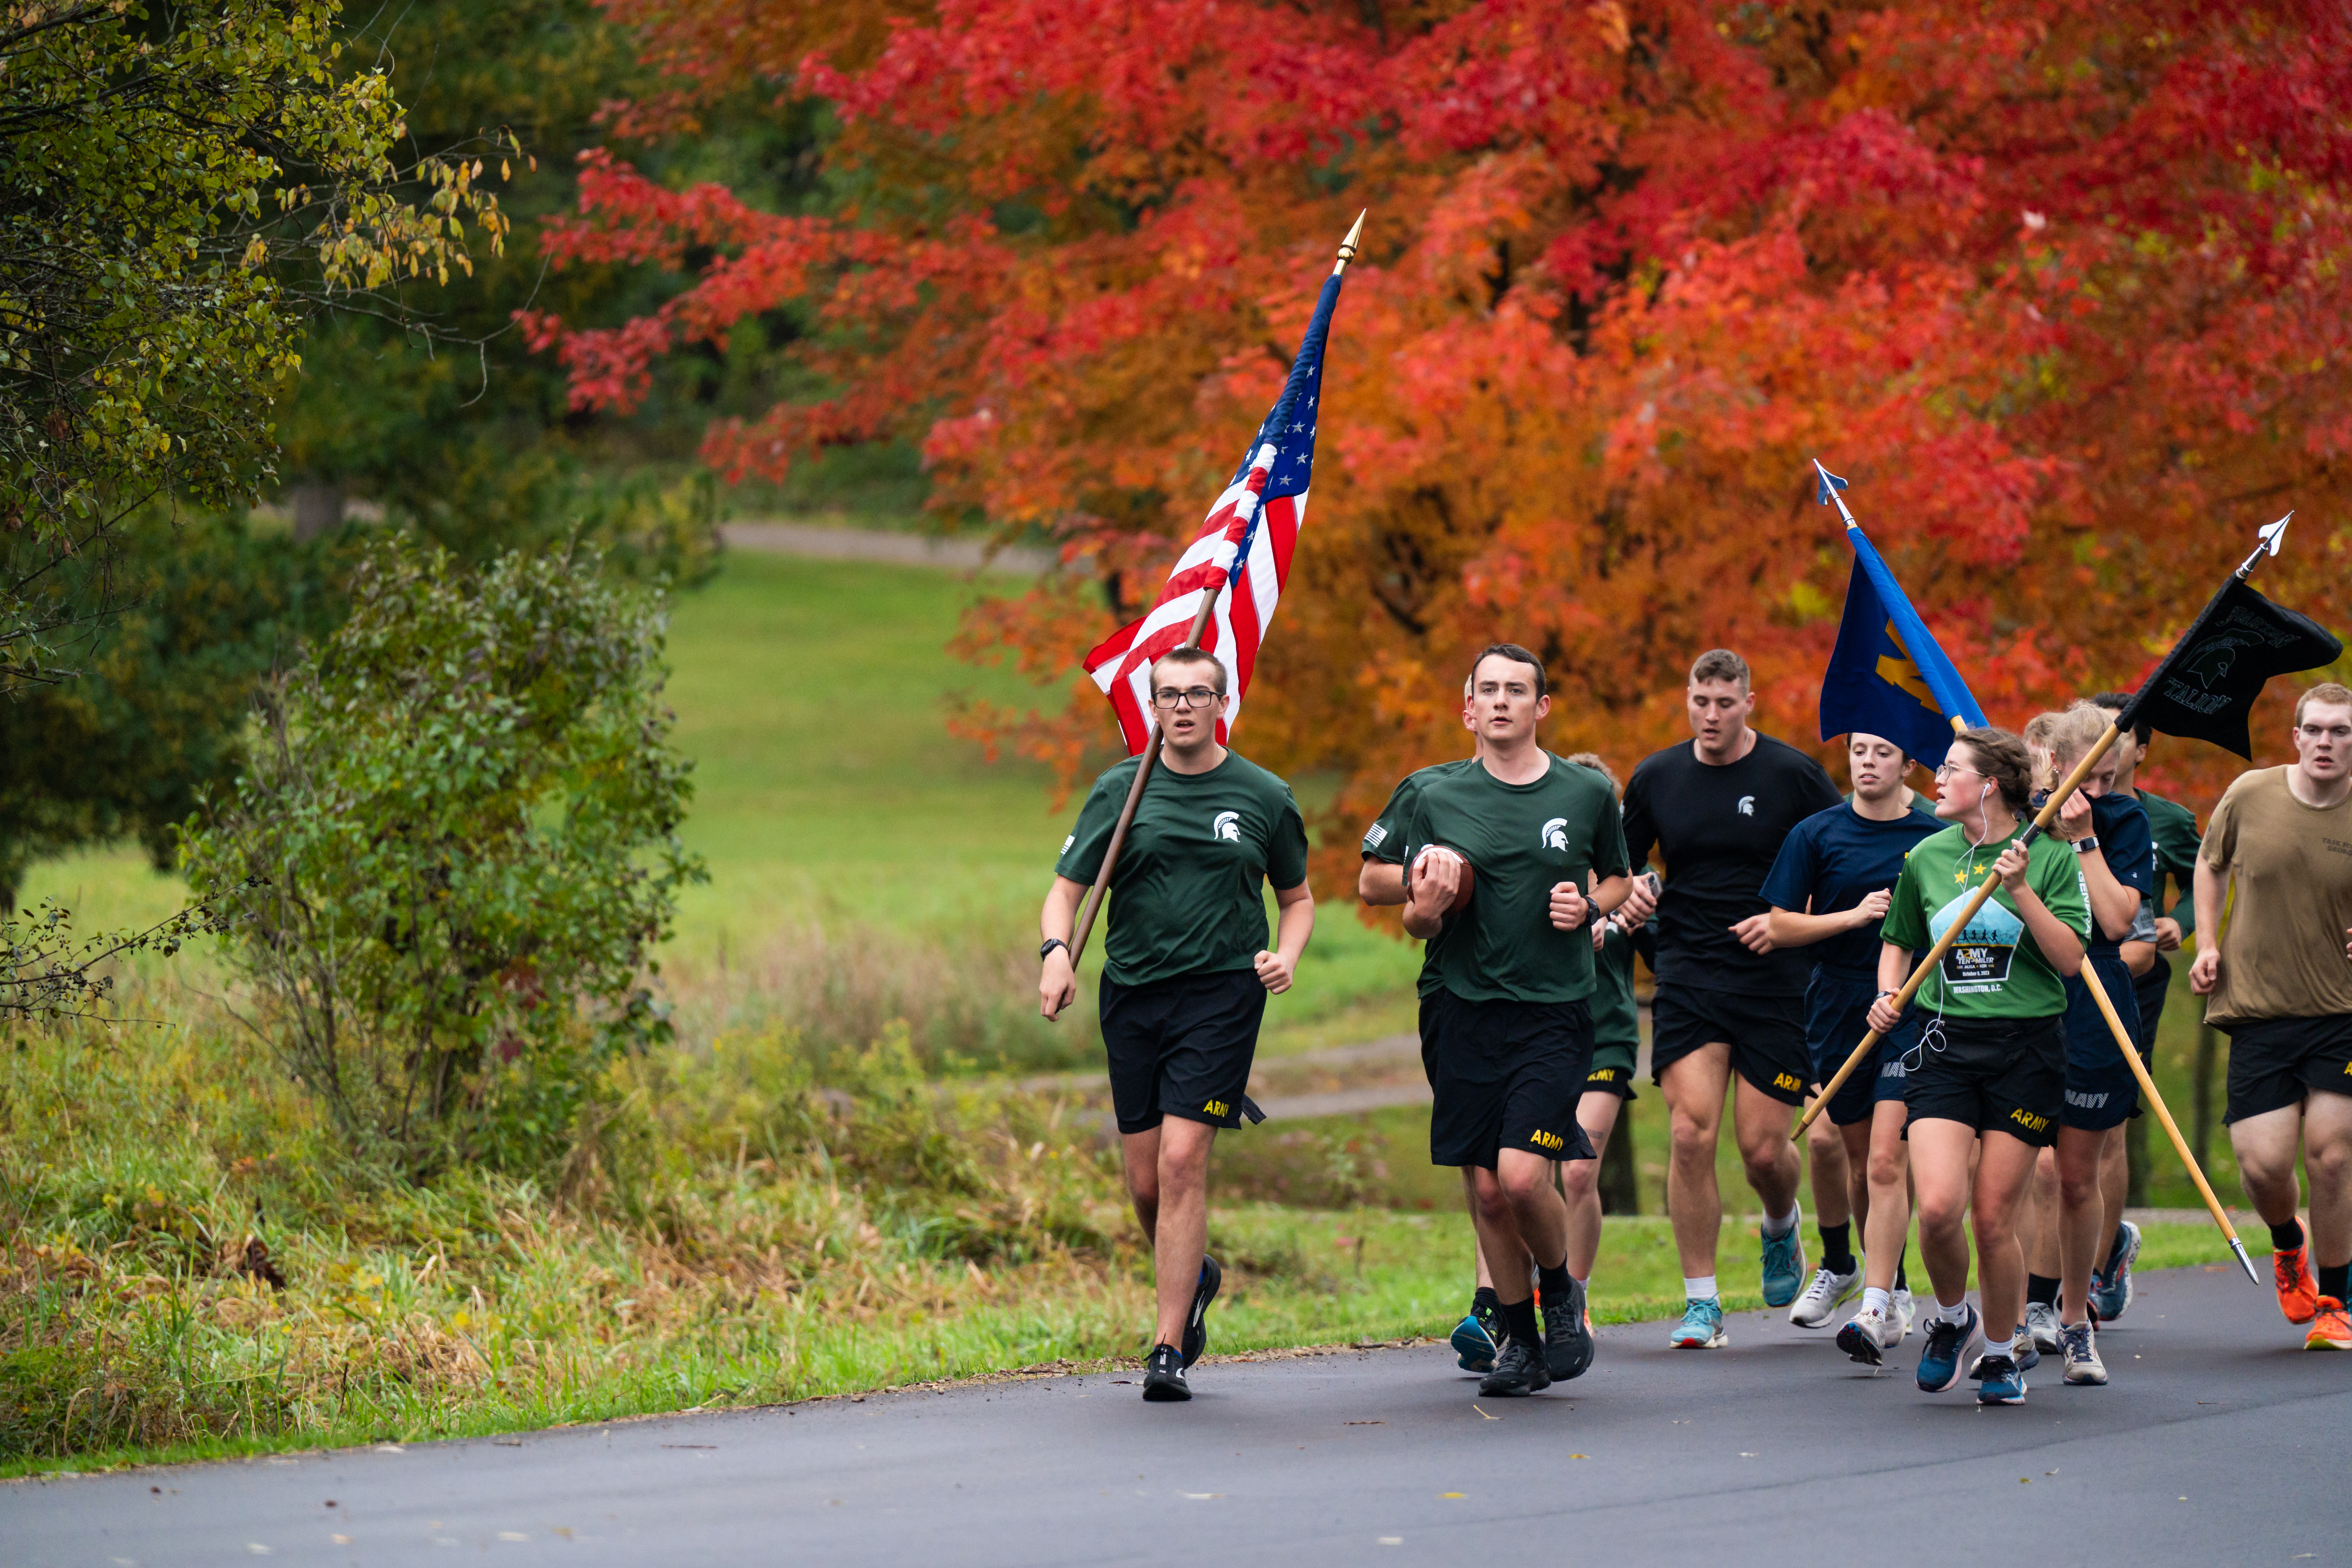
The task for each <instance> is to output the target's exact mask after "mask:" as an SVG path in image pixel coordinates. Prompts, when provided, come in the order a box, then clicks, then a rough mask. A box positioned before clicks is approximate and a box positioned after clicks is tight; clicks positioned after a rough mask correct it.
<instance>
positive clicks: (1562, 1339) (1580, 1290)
mask: <svg viewBox="0 0 2352 1568" xmlns="http://www.w3.org/2000/svg"><path fill="white" fill-rule="evenodd" d="M1543 1326H1544V1370H1545V1371H1547V1372H1549V1373H1551V1376H1552V1381H1553V1382H1555V1383H1566V1382H1567V1381H1568V1380H1569V1379H1570V1378H1571V1377H1581V1376H1583V1375H1584V1369H1585V1368H1586V1367H1589V1366H1591V1364H1592V1331H1591V1329H1588V1328H1586V1327H1585V1326H1584V1287H1583V1286H1581V1285H1579V1284H1578V1283H1577V1282H1576V1281H1575V1279H1573V1278H1570V1280H1569V1282H1568V1297H1567V1299H1566V1300H1560V1301H1546V1302H1545V1303H1544V1308H1543Z"/></svg>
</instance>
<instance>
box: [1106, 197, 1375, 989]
mask: <svg viewBox="0 0 2352 1568" xmlns="http://www.w3.org/2000/svg"><path fill="white" fill-rule="evenodd" d="M1370 211H1371V209H1370V208H1369V207H1367V208H1366V209H1364V211H1363V212H1360V213H1358V214H1357V215H1356V222H1355V226H1354V227H1352V228H1350V229H1349V230H1348V237H1347V238H1345V239H1343V240H1341V241H1340V242H1339V259H1338V261H1337V262H1335V263H1334V264H1333V266H1332V268H1331V276H1332V277H1334V278H1337V277H1339V275H1340V274H1341V273H1344V272H1345V271H1347V270H1348V263H1349V262H1350V261H1353V260H1354V259H1355V258H1356V241H1357V239H1358V237H1360V236H1361V235H1362V234H1363V232H1364V219H1365V217H1366V216H1369V215H1370ZM1241 566H1242V562H1241V559H1240V558H1239V557H1238V556H1237V557H1235V559H1234V571H1232V572H1227V573H1226V574H1225V580H1224V582H1223V583H1222V584H1218V586H1217V589H1216V592H1215V593H1210V594H1203V595H1201V608H1200V610H1199V611H1198V612H1197V613H1195V614H1194V616H1192V630H1191V631H1189V632H1187V633H1186V634H1185V635H1184V646H1186V647H1200V646H1201V636H1202V633H1203V632H1205V631H1206V630H1207V629H1208V626H1209V617H1210V616H1213V615H1214V614H1216V610H1217V600H1218V598H1219V597H1220V596H1221V595H1223V594H1224V593H1225V592H1226V591H1227V590H1228V589H1230V588H1231V587H1232V586H1233V580H1234V572H1238V571H1239V570H1240V569H1241ZM1166 738H1167V731H1165V730H1163V729H1161V728H1160V723H1159V721H1157V720H1154V721H1152V725H1151V739H1150V741H1149V742H1146V743H1145V745H1144V748H1143V760H1142V762H1141V763H1139V764H1137V766H1136V770H1135V778H1134V781H1133V782H1132V783H1130V784H1129V785H1128V786H1127V800H1126V802H1125V804H1123V805H1120V807H1119V808H1118V823H1117V825H1115V826H1113V827H1112V828H1111V830H1110V843H1109V844H1108V845H1107V846H1105V847H1104V849H1103V859H1102V868H1101V869H1099V870H1097V872H1096V873H1095V885H1094V886H1093V887H1091V888H1089V889H1087V898H1086V902H1085V903H1083V904H1081V905H1079V906H1078V921H1077V924H1076V926H1075V927H1073V928H1072V930H1071V931H1070V968H1071V970H1072V972H1073V973H1075V972H1076V969H1077V967H1078V958H1079V955H1080V954H1082V953H1084V952H1086V951H1087V936H1088V935H1089V934H1090V933H1091V932H1092V931H1093V930H1094V924H1095V916H1096V914H1097V912H1099V911H1100V910H1101V909H1102V903H1103V900H1104V899H1105V898H1107V897H1108V896H1109V893H1110V874H1111V872H1112V870H1113V869H1114V868H1116V867H1117V866H1118V855H1119V851H1120V850H1122V849H1124V848H1126V847H1127V834H1128V829H1129V828H1130V827H1133V826H1135V810H1136V807H1137V806H1139V805H1142V804H1143V786H1144V784H1145V783H1146V782H1147V781H1149V780H1150V777H1151V770H1152V769H1153V768H1155V767H1157V766H1158V765H1159V763H1160V745H1161V743H1162V742H1164V741H1165V740H1166Z"/></svg>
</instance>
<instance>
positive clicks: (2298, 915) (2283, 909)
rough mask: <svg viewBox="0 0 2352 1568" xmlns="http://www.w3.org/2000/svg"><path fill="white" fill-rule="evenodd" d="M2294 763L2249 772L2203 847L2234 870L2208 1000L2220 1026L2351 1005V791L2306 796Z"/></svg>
mask: <svg viewBox="0 0 2352 1568" xmlns="http://www.w3.org/2000/svg"><path fill="white" fill-rule="evenodd" d="M2286 773H2287V771H2286V769H2284V768H2260V769H2257V770H2255V771H2254V772H2252V773H2241V774H2240V775H2239V776H2238V782H2237V783H2235V784H2231V786H2230V788H2229V790H2228V792H2227V793H2226V794H2224V795H2222V796H2221V805H2217V806H2215V807H2214V808H2213V822H2212V826H2210V827H2208V828H2206V830H2205V843H2204V847H2202V848H2200V850H2199V851H2198V858H2199V859H2200V860H2202V861H2203V862H2204V863H2205V864H2206V865H2208V866H2210V867H2211V868H2214V869H2215V870H2217V871H2218V870H2221V869H2224V868H2226V869H2227V870H2228V872H2229V874H2230V891H2231V898H2230V904H2229V911H2230V912H2229V915H2228V918H2227V921H2226V923H2225V924H2224V925H2223V927H2222V931H2221V980H2220V983H2219V984H2216V985H2215V986H2214V988H2213V994H2212V997H2211V999H2210V1000H2209V1001H2208V1002H2207V1004H2206V1006H2205V1017H2206V1021H2207V1022H2209V1023H2211V1024H2213V1025H2215V1026H2221V1027H2227V1026H2230V1025H2231V1024H2242V1023H2251V1022H2252V1021H2253V1020H2255V1019H2258V1018H2314V1017H2323V1016H2329V1015H2333V1014H2352V959H2347V958H2346V957H2345V956H2344V943H2345V941H2346V938H2345V934H2344V933H2345V931H2346V929H2347V927H2352V799H2347V800H2346V801H2344V802H2342V803H2341V804H2339V805H2333V806H2330V807H2328V808H2327V809H2326V810H2324V811H2323V810H2321V809H2319V808H2318V807H2316V806H2309V805H2304V804H2303V802H2301V801H2299V800H2297V799H2295V798H2294V795H2293V794H2292V793H2291V792H2290V791H2289V790H2288V789H2287V787H2286Z"/></svg>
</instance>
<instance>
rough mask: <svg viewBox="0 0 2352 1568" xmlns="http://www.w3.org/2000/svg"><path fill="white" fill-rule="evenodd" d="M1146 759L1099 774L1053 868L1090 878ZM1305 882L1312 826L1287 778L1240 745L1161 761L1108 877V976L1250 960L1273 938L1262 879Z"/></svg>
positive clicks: (1128, 978)
mask: <svg viewBox="0 0 2352 1568" xmlns="http://www.w3.org/2000/svg"><path fill="white" fill-rule="evenodd" d="M1139 765H1141V759H1140V758H1137V757H1129V758H1128V759H1127V760H1126V761H1125V762H1123V763H1118V764H1117V765H1115V766H1114V767H1112V768H1111V770H1110V771H1109V772H1108V773H1105V774H1103V775H1102V777H1100V778H1098V779H1097V780H1095V787H1094V788H1093V790H1091V791H1090V792H1088V794H1087V804H1086V805H1084V806H1083V807H1081V808H1080V809H1079V812H1078V825H1077V826H1076V829H1075V830H1073V831H1072V833H1071V834H1070V836H1069V837H1067V838H1066V839H1064V840H1063V841H1062V858H1061V859H1060V861H1059V862H1058V863H1057V864H1056V865H1055V868H1054V870H1055V874H1056V875H1059V876H1064V877H1067V878H1068V879H1070V880H1071V881H1073V882H1086V883H1089V884H1091V883H1092V882H1093V881H1094V879H1095V876H1096V874H1097V872H1099V871H1100V870H1101V869H1102V861H1103V852H1104V851H1105V850H1106V849H1108V847H1109V846H1110V834H1111V829H1112V828H1113V827H1115V826H1118V813H1119V808H1120V807H1121V806H1123V805H1126V804H1127V791H1128V786H1129V784H1132V783H1133V782H1134V779H1135V770H1136V769H1137V767H1139ZM1305 880H1307V824H1306V822H1305V820H1304V819H1303V818H1302V817H1300V816H1299V814H1298V802H1297V800H1295V799H1293V798H1292V797H1291V794H1290V786H1289V785H1288V784H1285V783H1283V782H1282V780H1280V779H1278V778H1276V776H1275V775H1274V774H1272V773H1268V772H1266V771H1265V769H1264V768H1262V767H1259V766H1258V765H1257V764H1256V763H1253V762H1250V761H1249V760H1248V759H1246V758H1244V756H1242V755H1241V753H1240V752H1226V753H1225V760H1224V761H1223V762H1222V763H1218V764H1217V765H1216V766H1215V767H1213V768H1211V769H1210V770H1209V771H1208V772H1207V773H1173V772H1171V771H1170V770H1169V769H1167V768H1164V767H1163V768H1154V769H1153V770H1152V771H1151V777H1150V780H1149V781H1148V782H1147V783H1146V784H1144V786H1143V798H1142V799H1141V800H1140V801H1139V802H1138V803H1137V805H1136V810H1135V825H1134V826H1132V827H1130V828H1129V830H1128V836H1127V843H1126V844H1125V845H1124V846H1122V847H1120V849H1119V852H1118V866H1117V867H1116V868H1113V870H1112V872H1111V878H1110V900H1109V907H1108V911H1107V913H1108V917H1109V921H1110V930H1109V932H1108V934H1107V935H1106V936H1105V937H1104V938H1103V974H1104V977H1105V978H1107V979H1108V980H1111V981H1114V982H1116V983H1117V984H1121V985H1148V984H1151V983H1152V982H1153V981H1156V980H1168V979H1171V978H1173V977H1174V976H1176V975H1180V974H1215V973H1223V972H1226V971H1230V970H1235V969H1248V968H1252V967H1254V966H1255V963H1256V961H1257V955H1258V954H1259V953H1260V952H1264V951H1265V947H1266V942H1267V926H1266V918H1265V892H1264V890H1263V885H1264V884H1265V883H1266V882H1272V883H1273V884H1274V885H1275V886H1276V888H1295V887H1297V886H1298V885H1299V884H1300V883H1301V882H1304V881H1305Z"/></svg>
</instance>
